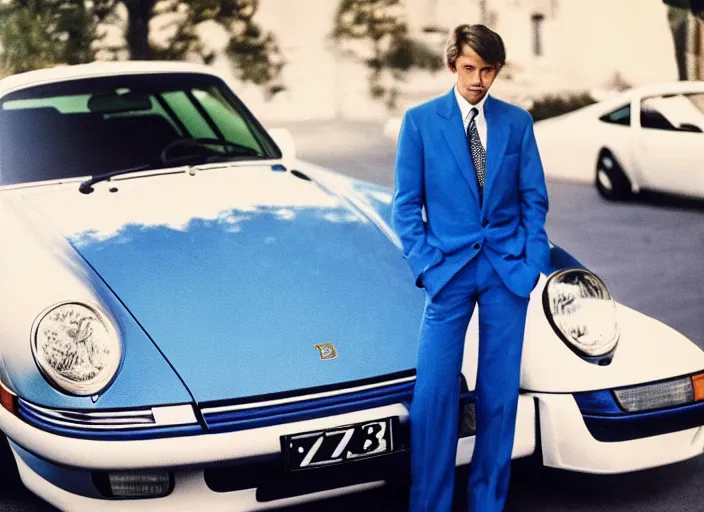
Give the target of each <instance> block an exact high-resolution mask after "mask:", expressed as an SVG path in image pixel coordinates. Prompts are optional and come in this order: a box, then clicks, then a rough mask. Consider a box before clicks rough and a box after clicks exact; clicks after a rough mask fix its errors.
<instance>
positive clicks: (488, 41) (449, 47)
mask: <svg viewBox="0 0 704 512" xmlns="http://www.w3.org/2000/svg"><path fill="white" fill-rule="evenodd" d="M465 44H466V45H468V46H469V47H470V48H471V49H472V50H474V51H475V52H477V55H479V56H480V57H481V58H482V59H484V60H485V61H486V62H487V63H489V64H491V65H492V66H496V69H501V68H502V67H503V65H504V64H506V48H505V47H504V41H503V39H501V36H500V35H499V34H497V33H496V32H494V31H493V30H491V29H490V28H488V27H486V26H484V25H467V24H464V25H458V26H457V27H455V28H454V29H453V30H452V32H450V36H449V37H448V38H447V43H446V44H445V64H447V67H449V68H450V69H451V70H453V71H454V70H455V63H456V62H457V57H458V56H459V54H460V53H462V46H464V45H465Z"/></svg>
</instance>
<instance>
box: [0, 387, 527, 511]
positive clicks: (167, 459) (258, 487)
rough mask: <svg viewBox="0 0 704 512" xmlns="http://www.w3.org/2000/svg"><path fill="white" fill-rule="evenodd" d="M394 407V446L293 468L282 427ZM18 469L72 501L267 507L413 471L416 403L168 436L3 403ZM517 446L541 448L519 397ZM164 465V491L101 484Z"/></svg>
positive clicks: (87, 505)
mask: <svg viewBox="0 0 704 512" xmlns="http://www.w3.org/2000/svg"><path fill="white" fill-rule="evenodd" d="M385 417H396V418H397V422H398V424H399V425H400V427H401V428H400V429H399V431H400V432H401V436H400V438H401V443H400V445H399V448H401V450H400V451H399V452H397V453H395V454H391V455H384V456H380V457H377V458H370V459H367V460H366V461H364V460H360V461H357V462H353V463H350V464H349V465H341V466H340V467H337V468H335V467H333V466H330V467H324V468H320V470H310V471H306V472H305V474H303V473H300V474H298V475H286V474H285V473H284V472H283V467H282V465H281V458H282V457H281V436H283V435H288V434H296V433H300V432H307V431H311V430H322V429H329V428H335V427H338V426H339V425H345V424H350V423H359V422H366V421H370V420H376V419H380V418H385ZM0 425H2V428H3V429H4V430H5V432H6V433H7V434H8V437H10V439H11V443H12V446H13V451H14V453H15V458H16V460H17V465H18V468H19V470H20V475H21V477H22V480H23V481H24V483H25V485H26V486H27V487H28V488H29V489H30V490H32V491H33V492H34V493H35V494H37V495H39V496H40V497H42V498H44V499H45V500H47V501H48V502H50V503H52V504H53V505H55V506H56V507H58V508H60V509H67V510H98V511H99V510H118V509H119V510H123V509H135V510H147V511H149V510H193V509H196V507H204V506H205V507H206V508H207V509H208V510H230V511H239V510H264V509H269V508H278V507H284V506H288V505H293V504H298V503H305V502H309V501H315V500H320V499H325V498H329V497H333V496H339V495H343V494H347V493H351V492H357V491H363V490H366V489H372V488H374V487H378V486H382V485H385V484H386V483H388V482H392V481H399V482H402V483H403V482H406V481H407V478H408V467H409V464H408V462H409V452H408V404H407V403H406V402H400V403H396V404H391V405H387V406H383V407H377V408H370V409H365V410H360V411H354V412H350V413H344V414H337V415H334V416H327V417H321V418H314V419H309V420H304V421H296V422H291V423H285V424H280V425H270V426H261V427H259V428H254V429H246V430H238V431H233V432H222V433H212V434H205V435H190V436H186V437H171V438H165V439H137V440H125V439H123V440H97V439H84V438H70V437H64V436H61V435H56V434H52V433H49V432H46V431H43V430H40V429H38V428H36V427H34V426H32V425H29V424H27V423H25V422H23V421H22V420H21V419H19V418H17V417H16V416H13V415H11V414H10V413H8V412H7V411H5V410H4V409H0ZM517 427H518V428H517V433H516V441H515V443H514V450H513V456H514V457H521V456H526V455H530V454H531V453H533V451H534V449H535V406H534V402H533V399H532V398H529V397H523V396H522V397H520V399H519V409H518V419H517ZM473 446H474V436H471V435H470V436H467V437H462V438H461V439H459V441H458V449H457V459H456V463H457V464H458V465H462V464H466V463H468V462H469V460H470V458H471V453H472V450H473ZM138 468H149V469H152V468H165V469H167V470H168V471H170V472H171V473H172V475H173V478H174V486H173V490H172V492H171V493H170V494H169V495H167V496H165V497H161V498H151V499H146V500H145V499H141V500H139V499H138V500H134V499H131V500H110V499H107V498H105V497H104V496H102V495H101V494H100V493H99V492H98V491H97V489H96V486H95V485H94V480H93V478H94V475H95V473H96V471H97V472H100V471H106V470H111V471H115V470H120V469H122V470H133V469H138Z"/></svg>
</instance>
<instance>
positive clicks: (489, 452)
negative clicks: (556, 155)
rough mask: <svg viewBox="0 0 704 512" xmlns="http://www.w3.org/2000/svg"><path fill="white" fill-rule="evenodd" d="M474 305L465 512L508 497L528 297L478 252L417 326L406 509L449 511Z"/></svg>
mask: <svg viewBox="0 0 704 512" xmlns="http://www.w3.org/2000/svg"><path fill="white" fill-rule="evenodd" d="M475 304H478V306H479V360H478V372H477V382H476V421H477V435H476V440H475V446H474V452H473V455H472V460H471V463H470V470H469V483H468V488H467V493H468V504H469V510H470V511H471V512H500V511H501V510H502V509H503V507H504V503H505V500H506V494H507V491H508V483H509V476H510V470H511V451H512V448H513V438H514V430H515V422H516V408H517V404H518V390H519V378H520V365H521V352H522V346H523V332H524V329H525V320H526V311H527V308H528V299H527V298H523V297H519V296H518V295H515V294H513V293H512V292H510V291H509V290H508V288H506V286H505V285H504V284H503V281H502V280H501V278H500V277H499V275H498V274H497V273H496V271H495V270H494V268H493V266H492V264H491V263H490V261H489V259H488V258H487V257H486V256H485V255H484V252H483V251H480V252H479V254H478V255H477V257H475V258H473V259H472V260H471V261H470V262H469V263H468V264H467V265H465V266H464V267H463V268H462V269H461V270H460V271H459V272H458V273H457V274H456V275H455V276H454V277H453V279H452V280H451V281H450V282H449V283H448V284H447V285H445V286H444V287H443V288H442V289H441V290H440V291H439V293H438V294H437V295H435V296H434V297H433V298H432V299H431V298H427V299H426V304H425V312H424V315H423V321H422V324H421V330H420V341H419V352H418V363H417V375H416V384H415V391H414V396H413V400H412V403H411V408H410V425H411V495H410V510H411V511H412V512H419V511H426V512H427V511H433V512H445V511H451V510H452V499H453V490H454V484H455V460H456V451H457V440H458V425H459V392H460V371H461V364H462V357H463V352H464V342H465V334H466V331H467V326H468V324H469V321H470V318H471V317H472V313H473V311H474V307H475Z"/></svg>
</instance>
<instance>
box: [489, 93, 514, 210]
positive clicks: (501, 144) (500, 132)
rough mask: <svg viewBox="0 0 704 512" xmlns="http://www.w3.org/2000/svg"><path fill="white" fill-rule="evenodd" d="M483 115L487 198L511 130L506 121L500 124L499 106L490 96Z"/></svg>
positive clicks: (504, 152)
mask: <svg viewBox="0 0 704 512" xmlns="http://www.w3.org/2000/svg"><path fill="white" fill-rule="evenodd" d="M484 115H485V117H486V126H487V142H486V145H487V148H486V178H485V179H486V181H485V183H484V196H485V197H487V196H488V195H489V193H490V192H491V185H492V183H493V182H494V178H495V177H496V174H497V173H498V172H499V166H500V165H501V160H503V158H504V155H505V154H506V147H507V146H508V139H509V135H510V133H511V128H510V125H509V123H508V122H506V120H503V122H502V120H501V114H500V112H499V104H498V103H497V101H496V100H495V99H494V98H492V97H491V96H488V97H487V98H486V102H485V103H484ZM484 203H486V201H484Z"/></svg>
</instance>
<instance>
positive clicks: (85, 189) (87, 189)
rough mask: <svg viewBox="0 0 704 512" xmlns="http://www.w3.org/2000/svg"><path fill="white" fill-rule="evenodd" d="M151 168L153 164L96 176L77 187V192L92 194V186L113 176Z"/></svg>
mask: <svg viewBox="0 0 704 512" xmlns="http://www.w3.org/2000/svg"><path fill="white" fill-rule="evenodd" d="M151 167H153V164H142V165H138V166H136V167H128V168H127V169H119V170H117V171H110V172H106V173H103V174H96V175H95V176H93V177H91V178H90V179H88V180H86V181H84V182H83V183H81V184H80V186H79V187H78V190H79V191H80V192H81V193H83V194H90V193H91V192H93V185H95V184H96V183H98V182H101V181H106V180H109V179H110V178H112V177H113V176H119V175H120V174H129V173H131V172H138V171H146V170H147V169H150V168H151Z"/></svg>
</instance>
